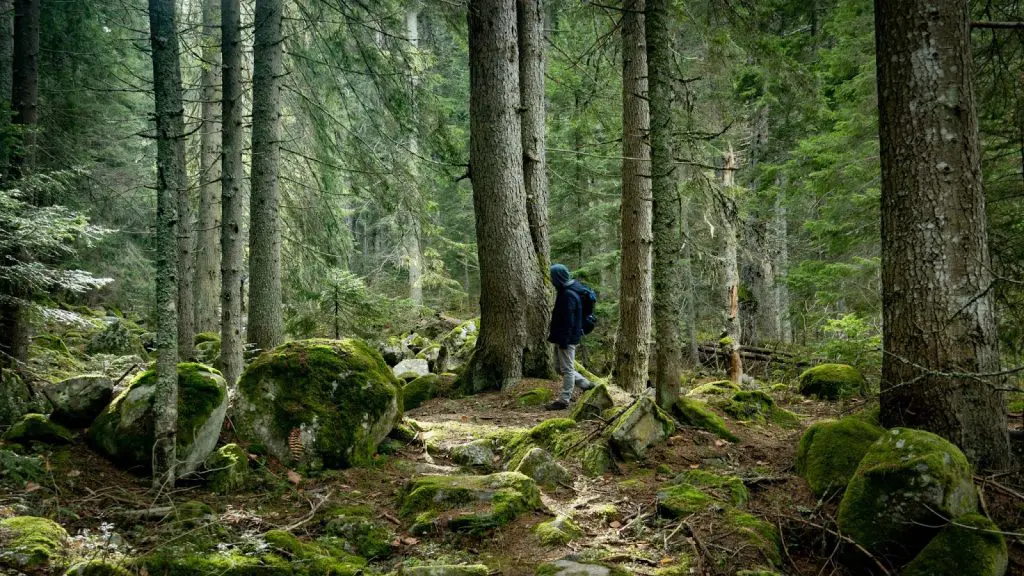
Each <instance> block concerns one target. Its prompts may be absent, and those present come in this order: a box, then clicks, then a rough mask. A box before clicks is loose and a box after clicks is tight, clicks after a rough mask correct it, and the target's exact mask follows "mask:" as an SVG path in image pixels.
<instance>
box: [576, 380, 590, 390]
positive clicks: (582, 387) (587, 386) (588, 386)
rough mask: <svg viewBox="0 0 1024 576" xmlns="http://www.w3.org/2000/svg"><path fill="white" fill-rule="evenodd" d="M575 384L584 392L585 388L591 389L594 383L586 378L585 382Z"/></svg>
mask: <svg viewBox="0 0 1024 576" xmlns="http://www.w3.org/2000/svg"><path fill="white" fill-rule="evenodd" d="M577 386H579V389H580V390H583V391H584V392H586V391H587V390H593V388H594V383H593V382H591V381H589V380H588V381H587V383H586V384H577Z"/></svg>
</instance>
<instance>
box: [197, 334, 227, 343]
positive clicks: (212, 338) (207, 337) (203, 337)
mask: <svg viewBox="0 0 1024 576" xmlns="http://www.w3.org/2000/svg"><path fill="white" fill-rule="evenodd" d="M193 342H195V344H196V345H199V344H202V343H203V342H220V334H217V333H216V332H200V333H198V334H196V336H195V339H194V340H193Z"/></svg>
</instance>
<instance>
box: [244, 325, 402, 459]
mask: <svg viewBox="0 0 1024 576" xmlns="http://www.w3.org/2000/svg"><path fill="white" fill-rule="evenodd" d="M401 412H402V408H401V400H400V396H399V389H398V382H397V381H396V380H395V378H394V376H393V375H392V373H391V369H390V368H389V367H388V365H387V364H386V363H385V362H384V359H383V358H381V356H380V354H379V353H377V351H376V350H374V349H372V348H370V346H368V345H367V344H366V343H365V342H363V341H361V340H355V339H349V340H319V339H317V340H299V341H295V342H289V343H287V344H284V345H282V346H279V347H277V348H275V349H273V350H271V351H269V352H266V353H264V354H262V355H261V356H260V357H259V358H257V359H256V361H255V362H253V363H252V364H250V365H249V367H248V368H246V369H245V372H244V373H243V374H242V377H241V379H239V381H238V397H237V401H236V406H235V411H234V420H233V422H234V424H235V429H236V431H237V432H238V437H239V438H241V439H243V440H245V441H248V442H253V443H258V444H262V445H263V446H265V447H266V449H267V451H268V452H269V453H270V454H271V455H273V456H274V457H275V458H277V459H279V460H281V461H282V462H290V463H296V464H300V465H302V466H304V467H306V468H309V469H320V468H348V467H350V466H358V465H362V464H367V463H369V462H370V460H371V458H372V457H373V455H374V453H375V452H376V450H377V445H378V444H380V442H381V441H382V440H384V438H385V437H386V436H387V435H388V432H390V431H391V428H392V427H393V426H394V425H395V422H397V421H398V420H399V418H401ZM289 438H291V440H292V442H291V443H289ZM296 440H297V442H296Z"/></svg>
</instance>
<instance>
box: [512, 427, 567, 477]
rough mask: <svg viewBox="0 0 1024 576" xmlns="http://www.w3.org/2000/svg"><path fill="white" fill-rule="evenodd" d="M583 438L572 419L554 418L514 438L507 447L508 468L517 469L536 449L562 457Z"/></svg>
mask: <svg viewBox="0 0 1024 576" xmlns="http://www.w3.org/2000/svg"><path fill="white" fill-rule="evenodd" d="M581 438H582V432H580V430H579V429H578V428H577V426H576V421H575V420H573V419H572V418H552V419H550V420H545V421H543V422H541V423H540V424H537V425H536V426H534V427H533V428H531V429H529V430H527V431H526V432H523V433H522V434H519V435H518V436H515V437H513V438H512V439H511V440H510V441H509V442H508V443H507V444H506V446H505V457H506V460H507V465H508V466H507V467H508V469H510V470H513V469H515V468H516V467H518V466H519V463H520V462H522V460H523V458H525V457H526V455H527V454H528V453H529V452H530V450H532V449H534V448H544V449H545V450H547V451H548V452H550V453H551V454H554V455H560V454H562V453H563V452H564V451H565V450H568V449H569V448H570V447H572V446H573V445H574V444H575V443H576V442H578V441H579V439H581Z"/></svg>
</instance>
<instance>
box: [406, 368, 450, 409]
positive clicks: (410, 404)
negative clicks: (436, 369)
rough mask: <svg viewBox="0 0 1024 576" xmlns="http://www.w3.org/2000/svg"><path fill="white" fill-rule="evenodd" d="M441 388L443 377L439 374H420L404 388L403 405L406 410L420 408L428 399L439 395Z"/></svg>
mask: <svg viewBox="0 0 1024 576" xmlns="http://www.w3.org/2000/svg"><path fill="white" fill-rule="evenodd" d="M440 388H441V377H440V376H438V375H437V374H427V375H426V376H420V377H419V378H416V379H415V380H413V381H412V382H409V383H408V384H406V385H405V387H404V388H402V407H403V408H405V409H406V410H412V409H414V408H419V407H420V406H422V405H423V403H424V402H426V401H427V400H432V399H434V398H436V397H437V395H438V393H439V391H440Z"/></svg>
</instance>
